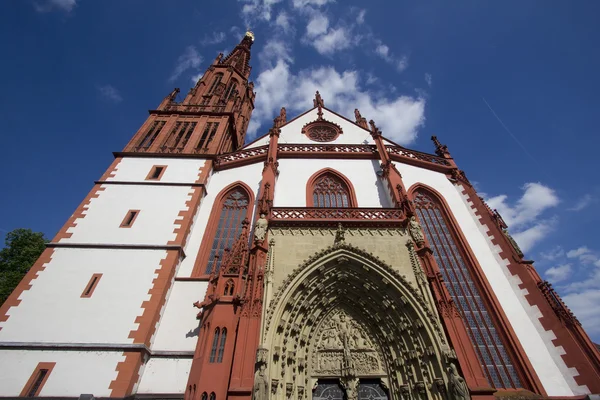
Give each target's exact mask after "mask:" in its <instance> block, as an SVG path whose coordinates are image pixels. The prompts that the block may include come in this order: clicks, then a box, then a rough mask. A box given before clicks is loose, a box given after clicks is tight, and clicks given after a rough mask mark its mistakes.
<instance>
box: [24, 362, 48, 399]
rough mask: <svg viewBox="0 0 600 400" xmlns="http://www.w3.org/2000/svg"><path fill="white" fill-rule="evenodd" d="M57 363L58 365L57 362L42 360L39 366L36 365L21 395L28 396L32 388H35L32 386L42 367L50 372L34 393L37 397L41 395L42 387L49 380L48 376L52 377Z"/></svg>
mask: <svg viewBox="0 0 600 400" xmlns="http://www.w3.org/2000/svg"><path fill="white" fill-rule="evenodd" d="M55 365H56V363H55V362H41V363H38V365H37V367H35V370H34V371H33V373H32V374H31V376H30V377H29V380H28V381H27V383H26V384H25V386H24V387H23V390H21V394H20V395H19V397H28V394H29V392H30V391H31V389H33V387H32V386H33V384H34V382H35V381H36V380H37V378H38V376H39V373H40V371H41V370H42V369H47V370H48V373H47V374H46V376H44V379H42V383H41V384H40V386H39V387H38V388H37V390H36V392H35V394H34V396H36V397H37V396H39V395H40V393H41V391H42V388H43V387H44V385H45V384H46V382H47V381H48V378H49V377H50V374H51V373H52V370H53V369H54V366H55Z"/></svg>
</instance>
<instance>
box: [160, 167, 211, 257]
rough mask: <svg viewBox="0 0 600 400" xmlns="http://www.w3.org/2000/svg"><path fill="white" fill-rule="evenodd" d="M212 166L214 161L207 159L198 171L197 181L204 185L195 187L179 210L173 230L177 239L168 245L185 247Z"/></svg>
mask: <svg viewBox="0 0 600 400" xmlns="http://www.w3.org/2000/svg"><path fill="white" fill-rule="evenodd" d="M211 167H212V161H210V160H206V162H205V163H204V165H203V166H202V167H200V170H199V171H198V178H197V179H196V182H195V183H198V184H202V186H196V187H194V188H193V189H192V191H191V192H190V193H189V194H188V196H189V195H191V198H190V199H189V200H188V201H186V202H185V205H186V208H185V209H184V210H181V211H180V212H179V214H178V219H176V220H175V225H177V227H176V228H175V229H174V230H173V233H175V234H176V236H175V239H174V240H171V241H169V242H168V243H167V244H168V245H178V246H181V247H182V248H183V247H185V245H186V242H187V238H188V236H189V233H190V230H191V229H192V223H193V222H194V217H195V215H196V212H197V211H198V208H199V205H200V201H201V200H202V198H203V197H204V194H205V193H206V192H205V190H204V189H205V186H204V184H205V183H206V181H207V180H208V174H209V172H210V169H211ZM179 218H181V219H179Z"/></svg>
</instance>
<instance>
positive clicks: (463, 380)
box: [0, 32, 600, 400]
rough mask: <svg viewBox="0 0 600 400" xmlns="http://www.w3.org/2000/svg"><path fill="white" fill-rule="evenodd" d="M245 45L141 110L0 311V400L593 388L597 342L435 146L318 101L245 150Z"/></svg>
mask: <svg viewBox="0 0 600 400" xmlns="http://www.w3.org/2000/svg"><path fill="white" fill-rule="evenodd" d="M253 40H254V36H253V34H252V33H250V32H248V33H246V35H245V36H244V38H243V39H242V40H241V42H240V43H239V44H238V45H237V46H236V47H235V48H234V49H233V51H232V52H231V53H230V54H229V55H228V56H226V57H223V55H221V54H220V55H219V56H218V57H217V58H216V59H215V61H214V62H213V64H212V65H211V66H210V67H209V68H208V69H207V71H206V72H205V74H204V75H203V77H202V78H201V79H200V80H199V81H198V82H197V84H196V85H195V86H194V87H193V88H192V89H191V90H190V91H189V92H188V94H187V95H186V96H185V97H184V98H183V99H182V100H181V99H178V98H177V96H178V94H179V90H178V89H175V90H174V91H173V92H172V93H170V94H169V95H168V96H167V97H166V98H165V99H164V100H163V101H162V102H161V103H160V105H159V106H158V107H157V108H156V109H155V110H150V115H149V117H148V119H147V120H146V122H144V124H143V125H142V126H141V128H140V129H139V130H138V131H137V132H136V133H135V134H134V136H133V138H132V139H131V141H130V142H129V143H128V144H127V145H126V146H125V148H124V150H123V151H122V152H117V153H115V154H114V155H115V160H114V161H113V163H112V164H111V165H110V167H109V168H108V169H107V171H106V172H105V173H104V174H103V175H102V176H101V177H100V179H99V180H97V181H95V182H94V186H93V187H92V189H91V191H90V193H89V194H88V195H87V196H86V198H85V199H84V200H83V202H82V203H81V204H80V206H79V207H78V208H77V209H76V210H75V212H74V213H73V215H72V216H71V217H70V218H69V219H68V220H67V222H66V223H65V225H64V226H63V227H62V229H61V230H60V231H59V232H58V233H57V234H56V236H55V237H54V238H53V240H52V241H51V242H50V243H49V244H48V247H47V249H46V250H45V251H44V253H43V254H42V256H41V257H40V258H39V259H38V260H37V262H36V263H35V265H33V267H32V268H31V269H30V271H29V272H28V273H27V275H26V276H25V277H24V278H23V280H22V281H21V283H20V284H19V285H18V287H17V288H16V289H15V290H14V291H13V293H12V294H11V295H10V297H9V298H8V300H7V301H6V302H5V303H4V304H3V305H2V306H1V307H0V371H1V373H0V398H2V397H17V396H20V397H28V398H44V397H46V398H48V397H53V398H65V399H73V400H75V399H77V398H79V397H80V396H81V395H84V394H88V398H89V395H90V394H92V395H94V396H95V397H98V398H114V399H122V400H125V399H127V400H144V399H146V400H147V399H170V400H176V399H177V400H494V399H500V398H507V399H511V398H512V399H527V400H529V399H531V400H534V399H535V400H541V399H548V400H557V399H561V400H562V399H570V400H590V399H591V398H595V397H593V396H592V397H590V396H589V395H590V394H592V393H596V394H597V393H600V352H599V351H598V349H597V348H596V346H595V345H594V343H592V341H591V340H590V338H589V336H588V335H587V333H586V332H585V331H584V329H583V327H582V325H581V324H580V322H579V321H578V320H577V318H576V317H575V316H574V315H573V313H571V311H570V310H569V309H568V308H567V307H566V305H565V304H564V303H563V301H562V300H561V298H560V297H559V295H558V294H557V293H556V291H555V290H554V289H553V288H552V286H551V285H550V284H549V283H548V282H546V281H544V280H543V279H542V278H541V277H540V275H539V274H538V273H537V272H536V270H535V268H534V266H533V261H531V259H530V258H528V257H527V256H526V255H525V254H524V252H523V251H521V249H520V248H519V246H518V244H517V242H516V241H515V240H514V239H513V238H512V237H511V236H510V234H509V233H508V226H507V225H506V223H505V222H504V220H503V219H502V217H501V216H500V214H499V213H498V212H496V211H495V210H491V209H489V207H487V205H486V203H485V202H484V200H483V199H482V198H481V197H479V195H478V194H477V191H476V189H475V187H474V186H473V185H472V184H471V183H470V181H469V180H468V179H467V176H466V174H465V172H464V171H462V170H460V169H459V168H458V164H457V162H456V160H455V159H454V158H453V157H452V155H451V154H450V151H449V150H448V147H447V146H446V145H444V144H442V143H441V142H440V141H439V140H438V139H437V137H435V136H434V137H432V139H433V142H434V146H435V151H434V153H435V154H430V153H425V152H420V151H416V150H412V149H408V148H406V147H403V146H400V145H398V144H396V143H394V142H393V141H391V140H389V139H387V138H386V136H385V132H382V131H381V130H380V129H379V128H378V126H377V124H376V122H375V121H373V120H368V119H367V118H366V117H363V116H362V115H361V113H360V111H359V110H358V109H356V110H355V111H354V118H353V119H349V118H348V117H346V116H343V115H340V114H338V113H337V112H335V111H333V110H330V109H328V108H327V107H326V106H325V100H324V99H323V97H321V94H320V93H319V92H316V94H315V97H314V99H313V108H311V109H309V110H306V111H305V112H303V113H301V114H300V115H297V116H296V117H294V118H291V119H288V116H287V112H286V109H285V108H284V107H282V108H281V111H280V113H279V115H278V116H276V118H275V119H274V121H273V125H272V127H271V128H270V129H268V130H267V131H266V132H263V135H262V136H260V137H258V138H257V139H256V140H254V141H253V142H251V143H247V144H245V143H244V142H245V139H246V138H245V134H246V130H247V127H248V122H249V119H250V116H251V113H252V110H253V108H254V96H255V94H254V92H253V84H252V83H251V82H249V81H248V79H249V76H250V65H249V61H250V49H251V47H252V43H253ZM258 95H259V96H260V95H261V94H260V93H259V94H258ZM483 167H485V166H483Z"/></svg>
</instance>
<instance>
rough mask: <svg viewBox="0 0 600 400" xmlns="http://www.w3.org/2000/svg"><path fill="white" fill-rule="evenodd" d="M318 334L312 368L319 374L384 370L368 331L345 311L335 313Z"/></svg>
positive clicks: (371, 372)
mask: <svg viewBox="0 0 600 400" xmlns="http://www.w3.org/2000/svg"><path fill="white" fill-rule="evenodd" d="M317 337H318V341H317V344H316V348H315V351H314V353H313V368H312V370H313V373H314V375H315V376H339V375H340V374H348V373H351V375H360V376H369V375H381V374H383V373H384V372H383V370H382V366H381V360H380V357H379V354H378V352H377V350H376V348H375V346H374V345H373V342H372V340H371V339H370V338H369V336H368V335H367V332H366V330H365V329H364V328H363V327H362V326H361V325H360V324H359V323H358V322H356V320H354V319H353V318H351V317H349V316H348V315H347V314H346V312H345V311H339V312H338V313H333V315H332V316H331V317H330V318H329V319H328V320H327V321H324V323H323V324H322V325H321V327H320V332H319V333H318V336H317ZM348 369H353V371H347V370H348Z"/></svg>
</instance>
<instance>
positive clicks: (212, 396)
mask: <svg viewBox="0 0 600 400" xmlns="http://www.w3.org/2000/svg"><path fill="white" fill-rule="evenodd" d="M209 400H217V395H216V394H215V392H212V393H211V394H210V399H209Z"/></svg>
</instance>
